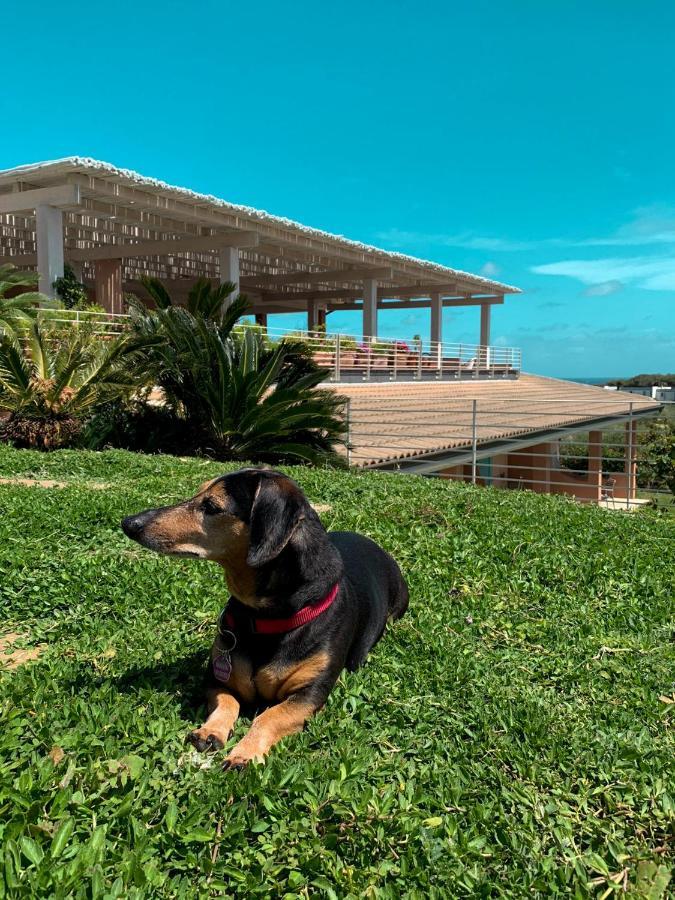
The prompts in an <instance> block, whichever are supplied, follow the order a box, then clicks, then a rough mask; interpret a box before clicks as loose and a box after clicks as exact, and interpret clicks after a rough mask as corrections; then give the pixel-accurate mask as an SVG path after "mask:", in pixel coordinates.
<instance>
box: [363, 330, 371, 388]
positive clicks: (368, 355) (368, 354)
mask: <svg viewBox="0 0 675 900" xmlns="http://www.w3.org/2000/svg"><path fill="white" fill-rule="evenodd" d="M364 345H365V348H366V381H370V369H371V366H372V365H373V358H372V357H373V336H372V335H367V336H366V337H365V338H364Z"/></svg>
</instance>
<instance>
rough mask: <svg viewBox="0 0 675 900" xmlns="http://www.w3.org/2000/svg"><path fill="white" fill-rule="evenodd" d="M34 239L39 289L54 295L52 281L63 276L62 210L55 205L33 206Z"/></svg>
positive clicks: (48, 294) (49, 295) (50, 295)
mask: <svg viewBox="0 0 675 900" xmlns="http://www.w3.org/2000/svg"><path fill="white" fill-rule="evenodd" d="M35 239H36V243H37V267H38V274H39V276H40V282H39V286H40V290H41V291H42V293H43V294H46V295H47V296H48V297H55V296H56V292H55V291H54V282H55V281H56V279H57V278H61V277H62V276H63V212H62V211H61V210H60V209H58V208H57V207H56V206H37V207H36V208H35Z"/></svg>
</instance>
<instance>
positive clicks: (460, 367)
mask: <svg viewBox="0 0 675 900" xmlns="http://www.w3.org/2000/svg"><path fill="white" fill-rule="evenodd" d="M40 317H41V318H42V319H43V320H44V321H45V322H47V321H48V322H50V323H51V324H53V325H54V326H57V327H67V326H73V325H74V326H76V327H79V326H84V325H86V326H87V327H88V328H90V329H91V330H92V331H94V332H95V333H96V334H101V335H105V336H112V335H116V334H120V333H121V332H122V331H124V330H125V329H126V328H128V327H129V321H130V316H128V315H118V314H113V313H105V312H96V311H89V310H86V311H82V310H63V309H54V310H53V309H44V310H41V312H40ZM244 328H252V329H256V330H257V331H260V332H262V333H264V334H265V335H266V336H267V338H268V339H269V340H270V341H272V342H276V341H280V340H286V341H293V340H297V341H302V343H304V344H305V345H306V346H308V347H309V348H310V350H311V351H312V354H313V356H314V359H315V360H316V362H317V363H318V364H319V365H321V366H323V367H325V368H326V369H328V370H329V376H328V380H330V381H338V382H340V381H346V382H350V381H415V380H417V381H421V380H424V381H468V380H477V379H497V378H517V377H518V376H519V375H520V372H521V369H522V354H521V351H520V350H519V349H518V348H516V347H498V346H484V345H481V344H467V343H448V342H436V341H427V340H421V339H415V340H412V341H402V340H397V339H394V338H373V337H365V338H355V337H353V336H352V335H348V334H326V333H325V332H319V331H297V330H292V329H282V328H264V327H262V326H259V325H253V324H249V323H243V324H241V325H238V326H237V329H238V330H241V329H244Z"/></svg>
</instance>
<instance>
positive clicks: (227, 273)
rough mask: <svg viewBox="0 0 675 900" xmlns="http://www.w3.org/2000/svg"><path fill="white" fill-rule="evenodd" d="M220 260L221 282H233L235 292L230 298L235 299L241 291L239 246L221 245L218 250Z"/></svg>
mask: <svg viewBox="0 0 675 900" xmlns="http://www.w3.org/2000/svg"><path fill="white" fill-rule="evenodd" d="M218 261H219V263H220V283H221V284H224V283H225V282H226V281H231V282H232V284H233V285H234V292H233V293H232V294H231V295H230V300H234V298H235V297H236V296H237V294H238V293H239V249H238V248H237V247H221V248H220V250H219V251H218Z"/></svg>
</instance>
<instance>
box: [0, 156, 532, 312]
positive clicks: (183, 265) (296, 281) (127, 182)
mask: <svg viewBox="0 0 675 900" xmlns="http://www.w3.org/2000/svg"><path fill="white" fill-rule="evenodd" d="M20 195H25V196H20ZM39 206H48V207H55V208H58V209H61V210H63V237H64V256H65V260H66V261H67V262H72V263H76V264H78V265H81V266H82V276H83V278H84V279H85V280H87V281H94V267H95V265H96V262H97V261H101V260H113V259H121V260H122V280H123V284H124V288H125V289H126V290H137V289H138V279H139V278H140V276H141V275H154V276H156V277H158V278H161V279H163V280H171V281H173V282H174V284H173V285H172V290H173V291H174V292H176V293H177V294H178V295H180V292H181V291H187V289H188V287H189V285H190V284H191V283H192V282H193V281H194V279H196V278H198V277H199V276H206V277H208V278H213V279H219V278H220V277H221V265H222V260H223V251H224V250H228V248H235V249H236V251H237V254H238V258H239V273H240V277H239V283H240V287H241V290H242V291H243V292H245V293H247V294H249V295H250V296H251V298H252V299H253V300H254V302H255V305H256V308H257V309H264V311H266V312H270V313H272V312H289V311H295V310H298V311H305V310H307V303H308V301H312V300H318V301H319V302H321V301H325V302H326V305H327V307H328V308H329V309H341V308H347V309H349V308H352V309H353V308H354V304H355V302H356V301H357V300H359V299H360V298H362V297H363V283H364V280H366V279H373V280H376V282H377V299H378V301H384V300H385V299H389V298H392V299H394V298H400V299H401V300H402V301H404V302H405V301H408V300H411V301H412V300H413V299H414V298H416V297H427V296H431V295H434V294H440V295H442V296H443V297H445V298H451V299H456V300H458V301H464V302H466V301H467V300H469V301H471V298H474V297H475V298H476V302H479V299H478V298H481V297H483V298H489V297H503V295H504V294H514V293H520V291H519V289H518V288H515V287H512V286H511V285H507V284H502V283H500V282H498V281H492V280H490V279H487V278H481V277H480V276H478V275H472V274H470V273H468V272H462V271H459V270H456V269H451V268H448V267H447V266H441V265H438V264H437V263H433V262H428V261H426V260H420V259H416V258H415V257H412V256H406V255H404V254H402V253H394V252H390V251H387V250H381V249H379V248H377V247H371V246H368V245H366V244H361V243H359V242H358V241H352V240H349V239H347V238H345V237H341V236H338V235H333V234H329V233H328V232H325V231H320V230H318V229H316V228H309V227H307V226H305V225H301V224H299V223H298V222H293V221H291V220H290V219H285V218H282V217H279V216H273V215H270V214H269V213H266V212H263V211H261V210H257V209H253V208H251V207H247V206H240V205H237V204H233V203H228V202H226V201H224V200H219V199H218V198H217V197H212V196H208V195H205V194H198V193H195V192H193V191H190V190H187V189H185V188H180V187H173V186H172V185H169V184H165V183H164V182H161V181H157V180H155V179H153V178H146V177H144V176H142V175H139V174H137V173H136V172H132V171H130V170H128V169H120V168H117V167H115V166H113V165H110V164H109V163H104V162H99V161H97V160H94V159H87V158H81V157H70V158H68V159H61V160H55V161H52V162H44V163H35V164H32V165H26V166H19V167H17V168H14V169H7V170H4V171H0V264H1V263H7V262H12V263H14V264H16V265H18V266H20V267H35V266H36V265H37V235H36V212H35V210H36V208H37V207H39ZM228 252H229V250H228Z"/></svg>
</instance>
